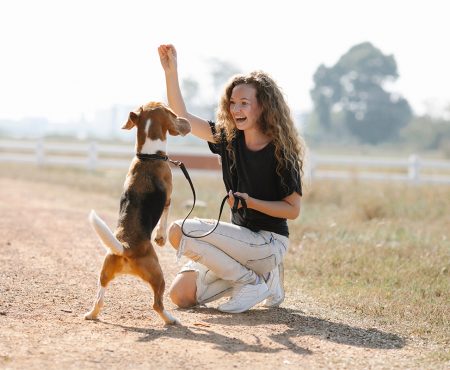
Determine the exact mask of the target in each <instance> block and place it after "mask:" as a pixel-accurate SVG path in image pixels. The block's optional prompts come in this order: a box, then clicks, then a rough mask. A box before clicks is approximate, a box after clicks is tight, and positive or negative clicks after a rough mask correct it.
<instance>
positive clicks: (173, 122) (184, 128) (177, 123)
mask: <svg viewBox="0 0 450 370" xmlns="http://www.w3.org/2000/svg"><path fill="white" fill-rule="evenodd" d="M168 131H169V134H170V135H172V136H177V135H181V136H184V135H187V134H189V133H190V132H191V125H190V123H189V121H188V120H187V119H186V118H182V117H177V116H174V117H173V116H170V124H169V127H168Z"/></svg>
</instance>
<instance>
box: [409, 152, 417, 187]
mask: <svg viewBox="0 0 450 370" xmlns="http://www.w3.org/2000/svg"><path fill="white" fill-rule="evenodd" d="M408 161H409V165H408V178H409V181H410V182H411V183H413V184H418V183H419V182H420V159H419V156H418V155H416V154H411V155H410V156H409V159H408Z"/></svg>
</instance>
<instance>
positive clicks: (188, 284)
mask: <svg viewBox="0 0 450 370" xmlns="http://www.w3.org/2000/svg"><path fill="white" fill-rule="evenodd" d="M196 278H197V272H195V271H186V272H183V273H182V274H179V275H177V276H176V278H175V280H174V281H173V283H172V285H171V287H170V289H169V297H170V299H171V300H172V302H173V303H175V304H176V305H177V306H178V307H180V308H188V307H192V306H195V305H196V304H197V298H196V293H197V285H196Z"/></svg>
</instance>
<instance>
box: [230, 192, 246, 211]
mask: <svg viewBox="0 0 450 370" xmlns="http://www.w3.org/2000/svg"><path fill="white" fill-rule="evenodd" d="M248 198H249V196H248V194H247V193H238V192H236V193H233V191H232V190H230V191H229V192H228V204H229V205H230V208H231V211H232V212H233V213H235V212H237V211H238V209H239V208H241V207H244V209H245V208H247V199H248Z"/></svg>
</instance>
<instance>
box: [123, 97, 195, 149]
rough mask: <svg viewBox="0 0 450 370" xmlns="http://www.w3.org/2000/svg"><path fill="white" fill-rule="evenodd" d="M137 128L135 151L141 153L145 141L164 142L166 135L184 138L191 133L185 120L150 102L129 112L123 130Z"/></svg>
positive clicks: (168, 109) (165, 107) (159, 104)
mask: <svg viewBox="0 0 450 370" xmlns="http://www.w3.org/2000/svg"><path fill="white" fill-rule="evenodd" d="M133 127H136V128H137V142H136V151H137V152H141V149H142V147H143V146H144V144H145V143H146V141H147V140H149V141H151V142H158V141H161V142H166V138H167V133H169V134H170V135H172V136H177V135H181V136H184V135H186V134H188V133H189V132H191V125H190V124H189V121H188V120H187V119H185V118H182V117H178V116H177V115H176V114H175V113H174V112H173V111H172V110H171V109H170V108H169V107H167V106H166V105H164V104H163V103H159V102H150V103H148V104H145V105H143V106H141V107H139V108H138V109H137V110H136V111H133V112H130V115H129V117H128V121H127V122H126V123H125V125H123V126H122V128H123V129H125V130H131V129H132V128H133Z"/></svg>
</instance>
